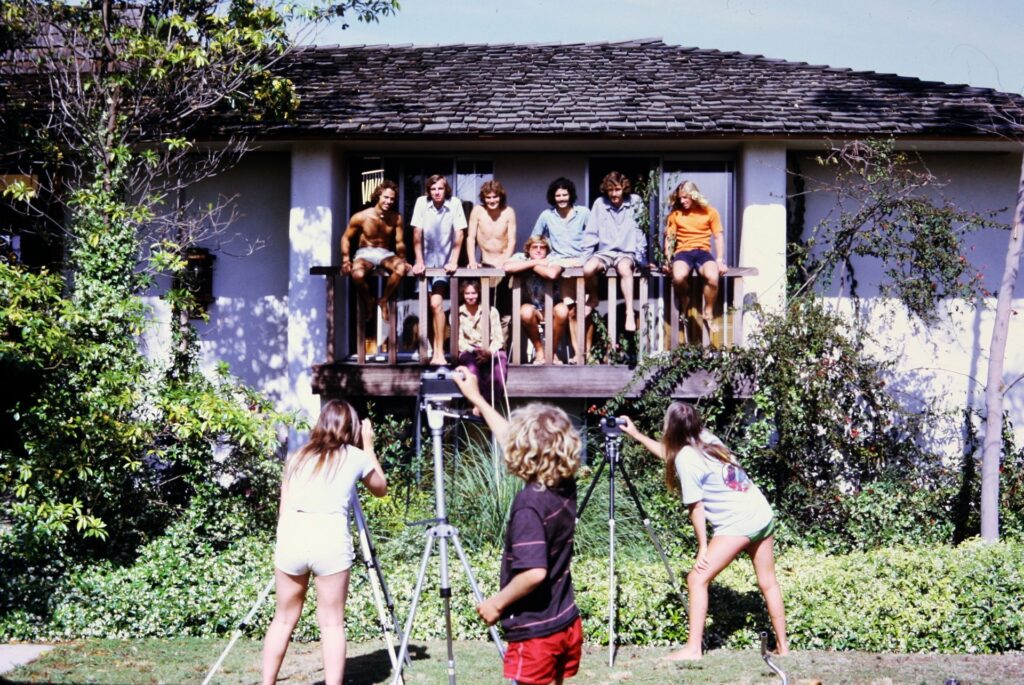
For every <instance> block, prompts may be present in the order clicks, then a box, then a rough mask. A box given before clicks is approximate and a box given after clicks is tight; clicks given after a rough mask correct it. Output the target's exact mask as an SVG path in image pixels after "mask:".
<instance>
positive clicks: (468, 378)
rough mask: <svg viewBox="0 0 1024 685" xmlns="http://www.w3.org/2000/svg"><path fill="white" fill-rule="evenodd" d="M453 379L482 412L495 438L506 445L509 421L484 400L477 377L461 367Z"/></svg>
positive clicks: (471, 402)
mask: <svg viewBox="0 0 1024 685" xmlns="http://www.w3.org/2000/svg"><path fill="white" fill-rule="evenodd" d="M452 378H453V379H454V380H455V385H457V386H459V390H460V391H462V394H463V395H464V396H465V398H466V399H467V400H468V401H469V403H470V404H472V405H473V406H474V407H476V408H477V409H479V410H480V415H481V416H482V417H483V419H484V421H486V422H487V425H488V427H490V429H491V432H492V433H494V438H495V439H496V440H497V441H498V442H499V443H500V444H504V443H505V436H506V434H507V433H508V420H506V419H505V417H504V416H502V415H501V414H499V413H498V410H497V409H495V408H494V407H492V406H491V405H490V404H488V403H487V400H486V399H484V396H483V394H481V392H480V384H479V382H478V381H477V379H476V376H475V375H473V373H472V372H470V370H469V369H467V368H466V367H465V366H460V367H458V368H456V369H455V371H454V372H453V373H452Z"/></svg>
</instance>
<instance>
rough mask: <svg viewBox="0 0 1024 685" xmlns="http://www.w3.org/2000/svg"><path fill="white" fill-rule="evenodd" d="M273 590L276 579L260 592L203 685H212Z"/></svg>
mask: <svg viewBox="0 0 1024 685" xmlns="http://www.w3.org/2000/svg"><path fill="white" fill-rule="evenodd" d="M273 589H274V578H271V579H270V582H268V583H267V585H266V587H264V588H263V591H262V592H260V596H259V597H257V598H256V601H255V602H254V603H253V605H252V608H251V609H249V613H248V614H246V615H245V618H243V619H242V620H241V621H240V622H239V624H238V627H237V628H235V632H233V633H232V634H231V641H230V642H228V646H227V647H225V648H224V651H223V652H221V654H220V657H218V659H217V661H216V662H214V664H213V666H212V667H211V668H210V672H209V673H207V674H206V679H205V680H203V685H210V681H211V680H213V676H214V674H216V673H217V670H218V669H219V668H220V667H221V664H223V663H224V659H226V658H228V652H230V651H231V648H232V647H234V646H235V643H236V642H238V638H240V637H242V632H243V631H244V630H245V627H246V626H247V625H249V621H251V620H252V618H253V616H255V615H256V612H257V611H259V608H260V607H261V606H263V602H265V601H266V600H267V595H269V594H270V591H271V590H273Z"/></svg>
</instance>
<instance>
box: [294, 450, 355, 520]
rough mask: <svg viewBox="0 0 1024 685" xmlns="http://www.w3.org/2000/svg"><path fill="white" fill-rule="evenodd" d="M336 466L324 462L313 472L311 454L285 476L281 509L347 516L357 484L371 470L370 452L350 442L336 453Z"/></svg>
mask: <svg viewBox="0 0 1024 685" xmlns="http://www.w3.org/2000/svg"><path fill="white" fill-rule="evenodd" d="M334 458H335V459H337V460H340V463H338V464H337V465H334V464H330V463H327V464H325V465H324V467H323V468H322V469H320V471H319V472H318V473H316V474H314V473H313V469H314V467H315V466H316V462H317V460H316V458H314V457H310V458H309V459H308V460H307V461H306V463H305V464H303V466H302V468H300V469H299V470H298V471H297V472H296V473H294V474H293V475H292V477H291V478H289V479H288V486H287V491H286V492H285V495H284V505H283V506H282V510H283V511H302V512H306V513H309V514H341V515H343V516H345V517H348V506H349V502H350V501H351V499H352V493H353V492H355V489H356V483H358V482H359V481H361V480H362V479H363V478H366V476H368V475H369V474H370V473H371V472H372V471H373V459H372V457H370V455H369V454H367V453H366V452H364V451H363V450H361V449H359V448H358V447H353V446H352V445H349V446H347V447H345V449H344V451H342V452H339V453H338V454H337V455H336V456H335V457H334Z"/></svg>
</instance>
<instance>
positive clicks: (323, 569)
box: [263, 400, 388, 685]
mask: <svg viewBox="0 0 1024 685" xmlns="http://www.w3.org/2000/svg"><path fill="white" fill-rule="evenodd" d="M360 434H361V437H362V445H363V449H360V448H359V447H357V446H356V444H357V443H358V442H359V438H360ZM359 481H362V482H363V484H364V485H365V486H366V488H367V489H368V490H369V491H370V492H371V493H373V494H374V495H376V496H377V497H383V496H384V495H385V494H387V491H388V482H387V479H386V478H385V477H384V471H383V470H382V469H381V467H380V462H378V461H377V457H375V456H374V453H373V427H372V426H371V425H370V420H369V419H363V422H362V424H361V425H360V423H359V417H358V415H357V414H356V411H355V409H353V408H352V405H350V404H349V403H348V402H345V401H344V400H331V401H329V402H327V404H325V405H324V406H323V407H322V408H321V409H320V418H319V419H318V420H317V423H316V427H314V428H313V431H312V433H311V434H310V436H309V442H308V443H306V445H305V446H304V447H302V449H300V450H299V451H298V452H296V453H295V454H293V455H291V456H290V457H289V458H288V460H287V461H286V462H285V470H284V477H283V479H282V482H281V508H280V514H279V518H278V523H277V545H276V547H275V549H274V567H275V569H274V573H275V580H276V588H277V609H276V611H275V613H274V620H273V621H272V622H271V624H270V627H269V628H268V629H267V636H266V639H265V640H264V642H263V685H273V683H275V682H276V681H277V673H278V671H279V670H280V669H281V662H282V661H283V660H284V655H285V652H286V651H287V649H288V643H289V641H290V640H291V636H292V631H294V630H295V624H296V623H298V621H299V616H300V615H301V614H302V605H303V603H304V602H305V599H306V588H307V587H308V585H309V575H310V573H312V574H313V575H314V576H315V577H316V596H317V600H316V617H317V622H318V623H319V624H320V646H321V649H322V651H323V660H324V682H325V683H326V685H341V681H342V678H343V676H344V673H345V650H346V643H345V600H346V598H347V597H348V575H349V573H348V572H349V568H350V567H351V566H352V560H353V559H354V558H355V553H354V551H353V545H352V534H351V531H350V529H349V528H350V527H349V503H350V502H351V501H352V498H353V497H354V496H355V490H356V484H357V483H358V482H359Z"/></svg>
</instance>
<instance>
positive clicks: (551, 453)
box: [505, 402, 581, 488]
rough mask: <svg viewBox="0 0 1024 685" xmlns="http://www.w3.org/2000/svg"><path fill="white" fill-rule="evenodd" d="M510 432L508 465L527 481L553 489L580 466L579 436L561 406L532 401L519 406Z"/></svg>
mask: <svg viewBox="0 0 1024 685" xmlns="http://www.w3.org/2000/svg"><path fill="white" fill-rule="evenodd" d="M507 435H508V436H509V437H508V439H507V443H506V444H505V464H506V465H507V466H508V470H509V473H511V474H513V475H515V476H519V477H520V478H522V479H523V480H525V481H526V482H528V483H529V482H531V481H536V482H537V483H539V484H540V485H543V486H544V487H548V488H553V487H555V486H557V485H558V484H559V483H561V482H562V481H563V480H565V479H566V478H569V477H571V476H572V475H573V474H574V473H576V469H578V468H579V466H580V448H581V444H580V436H579V434H578V433H577V432H576V429H575V428H573V426H572V422H571V421H569V417H568V415H566V413H565V412H564V411H562V410H561V409H559V408H558V407H554V406H551V405H550V404H542V403H540V402H533V403H531V404H528V405H526V406H525V407H522V408H520V409H516V410H515V411H514V412H512V415H511V416H509V426H508V432H507Z"/></svg>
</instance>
